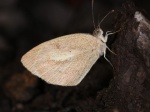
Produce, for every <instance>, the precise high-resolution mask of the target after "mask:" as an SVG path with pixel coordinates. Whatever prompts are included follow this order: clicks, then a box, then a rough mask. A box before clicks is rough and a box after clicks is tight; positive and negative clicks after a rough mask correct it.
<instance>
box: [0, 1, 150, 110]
mask: <svg viewBox="0 0 150 112" xmlns="http://www.w3.org/2000/svg"><path fill="white" fill-rule="evenodd" d="M124 2H125V0H107V1H106V0H95V1H94V15H95V16H94V17H95V23H96V24H97V22H98V21H100V20H101V19H102V18H103V17H104V16H105V15H106V14H107V13H108V12H109V11H110V10H112V9H115V10H116V11H117V10H120V9H121V7H122V4H123V3H124ZM134 2H135V4H136V6H137V7H138V8H139V9H140V10H142V11H144V12H145V13H146V14H147V16H148V15H149V12H150V9H149V4H150V3H149V1H148V0H147V1H146V0H145V1H144V0H142V1H137V0H135V1H134ZM91 13H92V8H91V0H0V91H1V92H0V112H11V111H14V112H15V111H18V112H20V111H23V112H28V111H29V112H56V111H59V112H72V111H74V112H76V111H79V110H80V106H82V105H83V104H84V102H87V101H88V100H90V99H91V98H92V99H94V98H95V97H96V94H97V92H98V91H99V90H101V89H103V88H105V87H108V85H109V81H110V79H111V78H112V77H113V74H112V67H111V66H110V65H109V63H108V62H106V60H104V59H103V58H101V59H100V60H99V61H98V62H97V63H96V64H95V65H94V67H93V68H92V70H91V71H90V73H89V74H88V75H87V77H86V78H85V79H84V80H83V81H82V82H81V84H79V85H78V86H77V87H60V86H54V85H50V84H47V83H45V82H44V81H42V80H40V79H39V78H37V77H34V76H33V75H31V74H30V73H29V72H28V71H27V70H26V69H25V68H24V67H23V66H22V64H21V62H20V59H21V57H22V55H23V54H24V53H26V52H27V51H28V50H30V49H31V48H33V47H34V46H36V45H38V44H40V43H42V42H44V41H47V40H50V39H53V38H56V37H58V36H62V35H67V34H72V33H91V34H92V32H93V30H94V27H93V22H92V14H91ZM114 18H115V12H114V14H110V15H109V16H108V17H107V18H106V19H105V20H104V22H103V23H102V24H101V26H102V29H104V31H107V30H114V28H113V26H114V22H115V19H114ZM111 40H112V39H110V40H109V42H108V45H109V44H111V42H112V41H111ZM108 54H109V53H108ZM108 57H109V55H108Z"/></svg>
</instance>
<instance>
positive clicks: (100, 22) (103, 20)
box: [98, 10, 114, 28]
mask: <svg viewBox="0 0 150 112" xmlns="http://www.w3.org/2000/svg"><path fill="white" fill-rule="evenodd" d="M112 12H114V10H111V11H110V12H108V13H107V14H106V15H105V16H104V17H103V19H102V20H101V21H100V23H99V24H98V28H100V25H101V23H102V22H103V21H104V19H105V18H106V17H107V16H108V15H109V14H111V13H112Z"/></svg>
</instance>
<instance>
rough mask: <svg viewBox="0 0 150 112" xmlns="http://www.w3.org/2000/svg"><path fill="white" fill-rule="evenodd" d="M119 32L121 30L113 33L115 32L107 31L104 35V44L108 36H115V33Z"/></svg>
mask: <svg viewBox="0 0 150 112" xmlns="http://www.w3.org/2000/svg"><path fill="white" fill-rule="evenodd" d="M120 30H121V29H119V30H117V31H115V32H112V31H107V32H106V34H105V36H104V39H105V42H107V39H108V36H109V35H112V34H115V33H117V32H119V31H120Z"/></svg>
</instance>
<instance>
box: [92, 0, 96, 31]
mask: <svg viewBox="0 0 150 112" xmlns="http://www.w3.org/2000/svg"><path fill="white" fill-rule="evenodd" d="M93 5H94V0H92V19H93V25H94V29H95V28H96V27H95V21H94V19H95V18H94V12H93Z"/></svg>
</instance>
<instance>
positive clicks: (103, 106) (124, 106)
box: [82, 3, 150, 112]
mask: <svg viewBox="0 0 150 112" xmlns="http://www.w3.org/2000/svg"><path fill="white" fill-rule="evenodd" d="M116 27H117V28H121V31H120V32H119V33H118V34H117V35H116V38H115V40H114V43H113V45H112V48H111V49H112V50H113V51H114V52H115V53H116V54H117V55H113V54H112V55H111V62H112V64H113V65H114V78H113V79H112V81H111V83H110V86H109V88H106V89H104V90H103V91H100V92H99V94H98V95H97V98H96V101H91V102H90V104H91V107H92V106H93V110H94V112H150V22H149V21H148V19H146V18H145V17H144V16H143V15H142V14H141V13H140V12H139V11H138V10H137V9H136V8H135V7H134V5H133V4H132V3H127V4H126V5H124V7H123V8H122V10H121V11H120V12H118V16H117V24H116ZM87 105H89V104H87ZM84 107H85V105H84ZM89 108H90V107H88V109H89ZM88 109H85V108H84V109H83V110H84V111H86V112H91V111H93V110H92V109H90V110H88ZM83 110H82V111H83Z"/></svg>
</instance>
